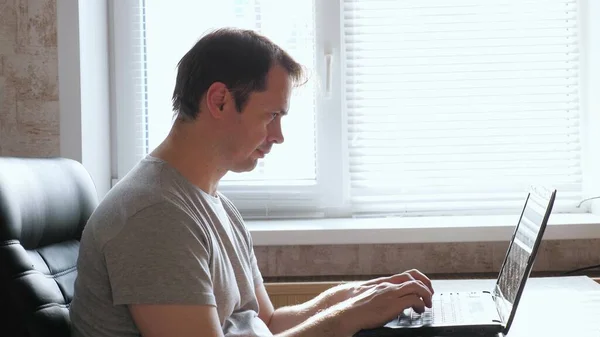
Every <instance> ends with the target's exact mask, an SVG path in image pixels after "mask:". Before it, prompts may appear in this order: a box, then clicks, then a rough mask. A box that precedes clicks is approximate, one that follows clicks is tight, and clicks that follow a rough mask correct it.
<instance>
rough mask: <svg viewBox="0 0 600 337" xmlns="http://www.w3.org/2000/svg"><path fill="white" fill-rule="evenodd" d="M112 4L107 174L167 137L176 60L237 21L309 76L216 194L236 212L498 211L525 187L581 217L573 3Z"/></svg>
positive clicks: (244, 0)
mask: <svg viewBox="0 0 600 337" xmlns="http://www.w3.org/2000/svg"><path fill="white" fill-rule="evenodd" d="M111 6H112V13H113V18H112V19H113V27H114V31H115V32H119V34H116V33H113V45H114V72H113V74H114V81H115V83H114V84H115V88H116V89H115V94H114V98H115V106H116V109H117V115H118V118H117V120H116V132H117V135H118V142H117V143H118V146H117V147H118V148H117V150H118V163H117V164H118V171H119V177H121V176H123V175H124V174H125V173H126V172H127V171H128V170H129V169H131V167H133V165H134V164H135V163H136V162H137V161H138V160H139V159H141V158H142V157H143V156H144V155H145V154H146V153H148V151H150V150H152V149H153V148H154V147H155V146H156V145H158V143H159V142H160V141H161V140H162V139H163V138H164V137H165V136H166V134H167V132H168V130H169V128H170V126H171V123H172V116H173V113H172V110H171V106H170V104H171V101H170V98H171V94H172V90H173V87H174V80H175V74H176V65H177V62H178V61H179V59H180V58H181V57H182V56H183V54H184V53H185V52H186V51H187V50H188V49H189V48H190V47H191V46H192V45H193V44H194V43H195V42H196V41H197V39H198V38H199V37H200V36H201V35H202V34H203V33H205V32H207V31H208V30H210V29H214V28H218V27H222V26H235V27H241V28H249V29H254V30H257V31H258V32H260V33H262V34H264V35H266V36H267V37H269V38H271V39H272V40H273V41H274V42H276V43H278V44H279V45H281V46H282V47H283V48H284V49H286V50H287V51H288V52H289V53H290V54H291V55H292V56H293V57H294V58H296V59H297V60H298V61H299V62H300V63H302V64H303V65H304V66H305V67H306V68H307V69H308V71H309V75H310V80H309V82H308V83H307V84H305V85H304V86H302V87H300V88H298V89H296V91H295V92H294V95H293V97H292V101H291V109H290V114H289V116H288V117H285V118H284V126H283V129H284V135H285V136H286V142H285V143H284V144H282V145H279V146H276V147H275V148H274V151H273V153H272V154H271V155H270V156H269V157H268V158H267V159H266V160H264V161H263V162H261V163H260V164H259V166H258V167H257V169H256V170H255V171H253V172H251V173H244V174H228V175H227V176H226V177H225V179H224V181H223V182H222V184H221V190H222V191H223V192H224V193H225V194H227V195H228V196H229V197H230V198H231V199H232V200H233V201H234V202H235V203H236V205H237V206H238V207H239V208H240V210H241V211H242V213H243V214H244V215H245V216H246V217H250V218H255V217H323V216H377V215H383V214H385V215H393V214H406V215H433V214H435V215H446V214H448V215H457V214H490V213H496V214H499V213H505V212H514V211H515V210H517V209H519V208H520V207H521V205H522V202H523V198H524V196H525V194H524V193H525V191H526V190H527V188H528V186H529V185H530V184H538V183H540V184H551V185H553V186H554V187H556V188H557V189H558V191H559V193H558V197H557V203H556V206H555V211H556V212H575V211H578V210H580V209H579V208H577V204H578V203H579V201H580V200H581V199H582V196H583V191H584V187H585V186H586V185H585V184H586V181H587V180H586V179H587V176H589V174H590V173H589V172H586V171H585V170H584V169H583V168H584V167H586V165H585V163H586V160H589V159H588V158H586V156H585V155H584V153H590V152H589V151H587V152H585V151H583V150H582V149H583V148H584V147H585V146H586V140H585V138H584V137H583V136H582V135H584V134H585V133H586V129H585V124H584V123H582V120H584V117H585V116H586V115H585V113H586V111H585V109H583V108H582V106H583V105H584V104H582V97H583V92H584V90H583V89H584V88H582V83H583V79H582V75H581V74H582V67H584V63H583V61H582V60H583V59H585V58H584V57H582V55H581V53H582V50H585V49H584V48H582V39H581V36H582V30H583V29H584V28H583V27H584V26H585V25H584V24H582V20H581V11H580V6H581V4H580V3H579V2H578V1H576V0H572V1H567V0H532V1H519V0H494V1H486V2H481V1H476V0H454V1H441V0H439V1H435V0H427V1H389V0H388V1H386V0H373V1H367V0H343V1H339V2H337V1H327V0H313V1H292V2H287V1H277V0H226V1H221V2H218V3H215V2H208V1H190V0H174V1H170V2H165V1H149V0H148V1H144V0H139V1H127V2H121V1H113V2H112V4H111ZM290 13H293V15H290ZM131 111H134V112H135V113H126V112H131ZM132 131H135V132H132ZM586 174H587V175H586Z"/></svg>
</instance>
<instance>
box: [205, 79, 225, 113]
mask: <svg viewBox="0 0 600 337" xmlns="http://www.w3.org/2000/svg"><path fill="white" fill-rule="evenodd" d="M230 97H231V95H230V94H229V90H228V89H227V86H226V85H225V84H224V83H221V82H215V83H213V84H211V85H210V87H208V90H207V91H206V106H207V108H208V112H209V113H210V114H211V115H212V116H213V117H214V118H219V119H220V118H221V116H222V115H223V109H224V107H225V105H226V104H227V103H228V100H229V99H230Z"/></svg>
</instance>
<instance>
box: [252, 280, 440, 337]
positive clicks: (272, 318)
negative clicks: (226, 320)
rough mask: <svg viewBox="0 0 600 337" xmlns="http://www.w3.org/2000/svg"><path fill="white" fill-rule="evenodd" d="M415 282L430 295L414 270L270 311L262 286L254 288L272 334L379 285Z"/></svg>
mask: <svg viewBox="0 0 600 337" xmlns="http://www.w3.org/2000/svg"><path fill="white" fill-rule="evenodd" d="M411 281H419V282H421V283H422V284H423V285H424V286H425V287H427V289H428V290H429V291H430V292H431V293H432V294H433V287H432V286H431V281H430V280H429V278H427V277H426V276H425V275H423V274H422V273H421V272H419V271H418V270H414V269H413V270H409V271H406V272H404V273H401V274H396V275H392V276H388V277H380V278H377V279H372V280H369V281H363V282H352V283H344V284H341V285H338V286H336V287H333V288H331V289H328V290H326V291H325V292H323V293H321V294H319V295H318V296H316V297H315V298H313V299H311V300H309V301H307V302H305V303H302V304H298V305H293V306H287V307H283V308H278V309H277V310H273V304H272V303H271V300H270V299H269V296H268V294H267V291H266V289H265V287H264V285H262V284H261V285H260V286H258V287H257V288H256V297H257V299H258V304H259V317H260V318H261V319H262V320H263V321H264V322H265V324H267V326H268V327H269V329H270V330H271V332H272V333H273V334H277V333H279V332H282V331H285V330H287V329H290V328H292V327H295V326H297V325H299V324H300V323H302V322H304V321H306V320H307V319H309V318H310V317H313V316H315V315H316V314H317V313H319V312H322V311H324V310H325V309H327V308H331V307H333V306H335V305H337V304H339V303H341V302H344V301H346V300H348V299H350V298H352V297H356V296H360V295H361V294H363V293H365V292H368V291H370V290H372V289H373V288H375V287H377V286H378V285H379V284H390V285H399V284H404V283H406V282H411Z"/></svg>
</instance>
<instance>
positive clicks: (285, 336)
mask: <svg viewBox="0 0 600 337" xmlns="http://www.w3.org/2000/svg"><path fill="white" fill-rule="evenodd" d="M341 316H342V309H340V308H338V307H337V306H336V307H332V308H328V309H326V310H323V311H318V312H316V313H315V314H314V315H312V316H308V317H306V319H305V320H304V321H301V322H298V324H295V325H293V327H292V328H289V329H287V330H285V331H283V332H281V333H278V334H275V336H276V337H350V335H351V332H350V331H349V330H348V329H349V327H348V325H347V324H344V320H342V319H341ZM287 317H288V316H287V315H286V318H287Z"/></svg>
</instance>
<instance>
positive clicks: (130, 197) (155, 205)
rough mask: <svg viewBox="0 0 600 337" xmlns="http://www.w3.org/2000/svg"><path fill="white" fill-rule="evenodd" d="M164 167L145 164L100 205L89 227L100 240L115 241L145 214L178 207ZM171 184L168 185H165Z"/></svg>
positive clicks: (89, 222)
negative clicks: (175, 205) (141, 214)
mask: <svg viewBox="0 0 600 337" xmlns="http://www.w3.org/2000/svg"><path fill="white" fill-rule="evenodd" d="M168 179H169V176H168V175H167V176H165V174H164V172H163V165H161V164H160V163H154V162H148V161H145V160H143V161H141V162H140V163H139V164H138V165H136V166H135V167H134V168H133V169H132V170H131V171H130V172H129V173H128V174H127V175H126V176H125V177H124V178H123V179H121V180H120V181H119V182H118V183H117V184H116V185H115V186H114V187H113V188H112V189H110V191H109V192H108V193H107V194H106V196H105V197H104V198H103V199H102V201H101V202H100V203H99V205H98V206H97V208H96V209H95V210H94V212H93V213H92V216H91V217H90V219H89V221H88V224H87V226H86V227H89V228H90V230H93V231H94V233H95V237H96V239H98V240H100V241H101V242H106V241H107V240H109V239H110V238H111V237H114V236H115V235H116V234H117V233H118V232H119V231H121V230H122V228H123V227H124V226H125V225H126V224H127V223H128V222H130V221H131V219H132V218H134V217H135V216H137V215H138V214H140V213H141V212H144V213H148V212H149V211H152V210H156V211H157V212H158V211H159V210H160V209H163V208H164V207H166V206H167V207H168V206H169V205H174V204H176V203H177V200H176V199H177V198H174V195H176V194H177V193H175V192H174V191H173V188H172V187H171V186H177V184H175V183H173V182H171V181H168ZM165 180H167V181H165Z"/></svg>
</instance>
